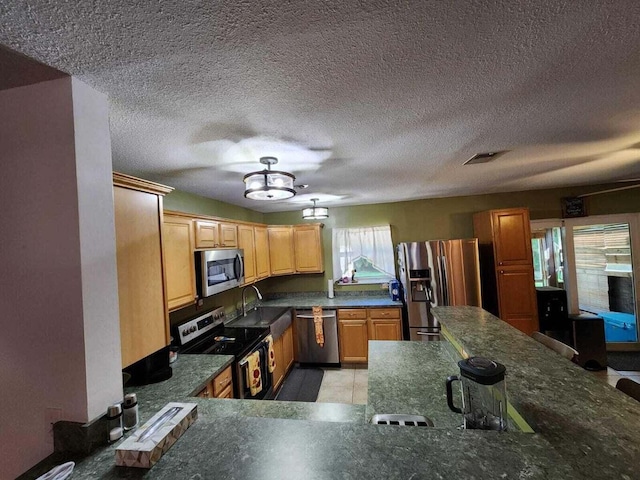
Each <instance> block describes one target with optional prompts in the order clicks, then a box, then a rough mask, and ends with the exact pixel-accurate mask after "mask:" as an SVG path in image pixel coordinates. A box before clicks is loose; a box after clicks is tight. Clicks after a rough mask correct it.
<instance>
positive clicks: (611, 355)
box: [607, 352, 640, 371]
mask: <svg viewBox="0 0 640 480" xmlns="http://www.w3.org/2000/svg"><path fill="white" fill-rule="evenodd" d="M607 363H608V364H609V366H610V367H611V368H613V369H614V370H621V371H638V370H640V352H607Z"/></svg>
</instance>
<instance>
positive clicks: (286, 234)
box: [267, 226, 295, 275]
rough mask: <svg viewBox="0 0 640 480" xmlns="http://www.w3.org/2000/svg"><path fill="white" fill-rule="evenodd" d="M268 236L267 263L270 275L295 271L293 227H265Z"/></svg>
mask: <svg viewBox="0 0 640 480" xmlns="http://www.w3.org/2000/svg"><path fill="white" fill-rule="evenodd" d="M267 232H268V236H269V263H270V265H271V275H288V274H291V273H295V261H294V248H293V227H291V226H273V227H271V226H270V227H267Z"/></svg>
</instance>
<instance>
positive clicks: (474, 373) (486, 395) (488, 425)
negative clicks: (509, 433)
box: [447, 357, 507, 431]
mask: <svg viewBox="0 0 640 480" xmlns="http://www.w3.org/2000/svg"><path fill="white" fill-rule="evenodd" d="M458 366H459V367H460V376H457V375H452V376H450V377H449V378H447V404H448V405H449V408H450V409H451V410H453V411H454V412H456V413H461V414H462V417H463V419H464V428H473V429H481V430H498V431H503V430H506V429H507V391H506V386H505V380H504V376H505V371H506V369H505V367H504V365H501V364H500V363H497V362H494V361H493V360H489V359H488V358H483V357H470V358H467V359H465V360H460V361H459V362H458ZM456 381H459V382H460V386H461V391H462V408H458V407H456V406H455V405H454V404H453V388H452V386H453V382H456Z"/></svg>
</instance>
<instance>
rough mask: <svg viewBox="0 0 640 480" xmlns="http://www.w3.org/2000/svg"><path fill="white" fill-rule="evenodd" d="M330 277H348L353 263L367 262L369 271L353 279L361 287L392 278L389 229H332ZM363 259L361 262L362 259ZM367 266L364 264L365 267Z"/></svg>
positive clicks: (392, 266) (380, 227) (393, 266)
mask: <svg viewBox="0 0 640 480" xmlns="http://www.w3.org/2000/svg"><path fill="white" fill-rule="evenodd" d="M332 251H333V276H334V278H335V279H336V280H337V279H339V278H341V277H344V276H349V277H350V276H351V273H352V270H353V268H354V262H356V263H358V262H362V261H363V260H364V259H366V260H367V261H368V262H371V264H372V267H371V268H368V269H367V270H368V271H367V272H362V275H359V274H358V273H357V272H356V279H358V280H359V282H361V283H367V282H370V283H374V282H376V281H377V282H385V281H387V280H388V279H389V278H391V277H395V264H394V260H393V243H392V241H391V227H390V226H389V225H383V226H379V227H360V228H334V229H333V246H332ZM361 257H363V258H361ZM368 262H367V263H368Z"/></svg>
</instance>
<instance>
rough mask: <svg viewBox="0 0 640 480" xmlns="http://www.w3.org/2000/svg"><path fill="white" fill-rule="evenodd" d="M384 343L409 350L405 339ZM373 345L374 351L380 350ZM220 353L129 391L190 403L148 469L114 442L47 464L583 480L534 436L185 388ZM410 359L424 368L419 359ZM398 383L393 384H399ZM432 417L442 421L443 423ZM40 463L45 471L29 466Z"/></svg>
mask: <svg viewBox="0 0 640 480" xmlns="http://www.w3.org/2000/svg"><path fill="white" fill-rule="evenodd" d="M377 343H383V342H375V343H372V345H373V351H374V352H375V351H376V349H378V346H377V345H376V344H377ZM391 343H396V344H397V345H395V346H396V347H400V348H408V349H411V348H412V344H411V343H409V342H404V343H403V342H391ZM403 345H404V347H403ZM393 347H394V346H393V345H389V346H388V348H391V349H393ZM380 348H382V349H384V348H385V346H384V345H382V346H380ZM433 348H437V347H433ZM381 353H383V355H382V356H383V357H384V352H381ZM405 359H406V357H405ZM229 360H230V359H228V358H227V359H225V358H223V357H220V356H200V355H182V356H180V357H179V358H178V361H177V362H176V363H174V364H173V367H174V376H173V377H172V378H171V379H169V380H167V381H165V382H161V383H158V384H155V385H149V386H146V387H134V388H132V389H131V390H133V391H136V393H138V397H139V402H140V417H141V421H145V420H146V419H148V418H150V417H151V416H152V414H153V413H155V412H156V411H157V410H159V409H160V408H161V407H162V406H164V405H165V404H166V403H167V402H169V401H189V402H195V403H197V404H198V419H197V421H196V422H195V423H194V424H193V425H192V426H191V428H189V430H187V431H186V432H185V433H184V435H183V436H182V437H181V438H180V439H179V440H178V441H177V442H176V444H175V445H173V446H172V447H171V448H170V449H169V451H167V452H166V454H165V455H164V456H163V457H162V458H161V459H160V461H159V462H158V463H157V464H156V465H155V466H154V467H153V468H152V469H151V470H144V469H135V468H124V467H116V466H115V452H114V450H115V448H116V446H117V443H116V445H111V446H108V447H104V448H101V449H99V450H98V451H96V452H95V453H94V454H92V455H90V456H88V457H86V458H82V459H81V458H75V459H74V458H73V457H68V456H67V457H55V458H52V459H50V463H49V468H51V467H52V466H53V465H55V464H58V463H62V462H63V461H67V460H75V461H76V462H77V464H76V469H75V470H74V473H73V475H72V476H71V479H72V480H73V479H89V478H92V479H93V478H101V479H115V478H144V477H146V478H153V479H160V480H163V479H192V478H219V479H255V478H259V479H261V480H268V479H301V478H305V479H336V480H337V479H372V480H376V479H380V480H382V479H385V480H387V479H427V478H461V479H522V478H527V479H579V478H589V477H583V476H581V475H577V474H576V473H575V472H574V471H573V469H572V468H571V466H570V465H569V464H568V463H567V462H566V461H563V460H562V459H561V457H560V456H559V455H558V454H557V453H556V452H555V448H552V446H550V445H549V443H548V442H547V440H546V439H545V438H544V437H543V436H541V435H538V434H523V433H519V432H507V433H497V432H486V431H482V432H481V431H470V430H466V431H465V430H458V429H456V428H424V427H400V426H388V425H371V424H368V423H366V421H365V406H364V405H338V404H321V403H306V404H303V403H299V402H278V401H266V402H265V401H254V400H217V399H199V398H194V397H190V396H189V395H191V394H193V393H195V392H196V391H198V389H199V388H201V386H202V385H204V383H206V381H207V380H208V379H209V378H211V377H212V376H214V375H215V374H216V373H218V372H219V371H222V369H223V368H225V366H226V362H228V361H229ZM381 362H382V360H381ZM381 362H378V361H374V362H373V364H372V365H371V366H370V373H369V375H371V378H372V379H373V383H374V384H375V383H376V382H377V381H380V382H384V381H385V378H384V377H386V381H387V382H388V383H392V382H393V376H394V374H395V373H394V372H396V371H397V369H398V368H400V369H402V368H406V364H404V363H403V362H399V363H397V364H395V365H389V366H387V367H382V363H383V362H382V363H381ZM453 365H455V364H453ZM416 366H417V367H420V368H425V369H428V368H429V366H428V365H416ZM377 368H386V370H385V372H386V373H381V374H380V376H379V377H376V375H377V373H376V369H377ZM437 369H442V372H440V370H438V371H437V372H435V373H433V375H435V376H438V377H439V375H440V373H443V372H444V370H445V369H446V370H448V367H447V366H446V365H445V364H444V363H443V364H442V365H440V366H438V367H437ZM427 375H431V374H427ZM405 387H406V386H399V388H400V390H399V392H401V391H402V388H405ZM412 388H413V387H412ZM127 390H128V391H129V389H127ZM429 390H432V388H429ZM371 394H372V402H373V405H377V406H380V408H387V407H386V405H385V403H384V402H385V401H386V399H384V398H380V397H377V396H376V395H377V394H376V393H375V392H373V391H372V392H371ZM412 394H415V395H420V392H419V391H418V390H415V391H413V393H412ZM389 400H390V401H391V399H389ZM374 408H375V407H374ZM427 416H429V415H427ZM436 417H437V418H438V421H439V422H442V424H443V426H445V423H447V422H446V421H445V420H441V419H440V417H439V416H437V415H436ZM319 420H321V421H319ZM449 426H450V424H448V425H447V427H449ZM43 468H44V467H43ZM45 471H47V469H44V470H41V471H40V472H39V474H42V473H43V472H45ZM32 473H34V475H33V476H32V477H28V478H36V477H37V476H38V475H37V474H36V473H37V472H35V471H34V472H32ZM602 478H604V477H602ZM609 478H614V477H609ZM629 478H632V477H629Z"/></svg>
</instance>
